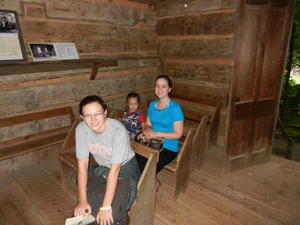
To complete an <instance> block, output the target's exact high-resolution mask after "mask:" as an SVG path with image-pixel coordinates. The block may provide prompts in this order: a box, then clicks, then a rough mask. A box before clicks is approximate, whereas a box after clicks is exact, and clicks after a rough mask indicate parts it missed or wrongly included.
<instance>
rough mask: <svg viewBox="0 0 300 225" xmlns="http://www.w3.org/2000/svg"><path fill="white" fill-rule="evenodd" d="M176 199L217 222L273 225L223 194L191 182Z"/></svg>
mask: <svg viewBox="0 0 300 225" xmlns="http://www.w3.org/2000/svg"><path fill="white" fill-rule="evenodd" d="M178 200H179V201H182V202H185V203H186V204H189V205H190V207H191V210H192V209H194V210H196V209H198V210H201V211H202V212H203V213H204V214H205V215H207V216H209V218H211V219H212V220H214V221H215V222H217V223H218V224H222V225H223V224H224V225H225V224H232V225H233V224H243V225H253V224H255V225H274V223H273V222H271V221H268V220H267V219H265V218H263V217H262V216H260V215H257V214H254V213H252V212H251V211H249V210H248V209H247V208H245V207H243V206H241V205H240V204H236V203H232V202H231V201H229V200H228V199H226V198H224V197H223V196H221V195H219V194H216V193H214V192H212V191H210V190H208V189H201V188H199V186H196V185H195V184H193V183H190V184H189V186H188V189H187V192H186V193H185V195H181V196H180V198H179V199H178Z"/></svg>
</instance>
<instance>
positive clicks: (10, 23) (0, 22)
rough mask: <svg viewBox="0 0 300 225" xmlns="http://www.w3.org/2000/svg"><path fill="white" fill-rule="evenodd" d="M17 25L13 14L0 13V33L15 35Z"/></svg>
mask: <svg viewBox="0 0 300 225" xmlns="http://www.w3.org/2000/svg"><path fill="white" fill-rule="evenodd" d="M17 32H18V28H17V23H16V18H15V15H14V13H11V12H1V11H0V33H17Z"/></svg>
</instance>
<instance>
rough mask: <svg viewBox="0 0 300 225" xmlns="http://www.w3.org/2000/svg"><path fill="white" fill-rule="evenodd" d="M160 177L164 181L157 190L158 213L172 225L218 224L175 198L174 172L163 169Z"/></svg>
mask: <svg viewBox="0 0 300 225" xmlns="http://www.w3.org/2000/svg"><path fill="white" fill-rule="evenodd" d="M158 179H159V180H161V181H163V184H162V185H161V187H160V188H159V190H158V192H157V198H156V199H157V202H156V215H158V216H159V217H160V218H163V220H165V221H168V223H169V224H170V225H181V224H189V225H196V224H197V225H217V223H215V222H213V221H212V220H210V219H208V218H207V217H206V216H205V215H203V214H201V213H195V212H191V210H190V209H189V208H188V207H186V206H185V205H183V204H181V203H179V202H178V201H175V200H174V198H173V187H172V184H173V183H174V181H172V179H174V176H173V174H172V172H170V171H167V170H162V171H161V172H160V173H159V175H158Z"/></svg>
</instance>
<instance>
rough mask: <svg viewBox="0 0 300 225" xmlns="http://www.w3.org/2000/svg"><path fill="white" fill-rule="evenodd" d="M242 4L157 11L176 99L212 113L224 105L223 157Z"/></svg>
mask: <svg viewBox="0 0 300 225" xmlns="http://www.w3.org/2000/svg"><path fill="white" fill-rule="evenodd" d="M237 2H238V1H236V0H222V1H219V0H212V1H205V0H194V1H176V0H175V1H169V0H167V1H162V2H160V3H159V4H158V6H157V16H158V18H157V25H156V32H157V34H158V41H159V48H158V49H159V56H160V57H161V62H162V66H161V71H162V73H165V74H167V75H170V77H171V78H172V79H173V80H174V81H175V85H174V88H173V96H174V97H176V98H182V99H185V100H189V101H193V102H196V103H199V104H202V105H203V104H206V105H207V106H208V107H206V108H207V109H209V107H210V106H215V105H216V104H217V103H218V102H220V103H222V110H221V120H220V124H219V128H218V140H217V144H218V145H221V148H219V149H220V151H222V150H224V148H223V147H224V140H225V136H226V133H225V131H226V126H227V120H228V101H229V100H228V98H229V88H230V86H231V80H232V67H233V65H234V63H233V51H234V49H233V43H234V41H233V40H234V38H235V37H234V26H235V24H236V7H237ZM184 3H186V4H187V7H184ZM204 108H205V107H204ZM221 155H222V153H221ZM220 164H222V162H220Z"/></svg>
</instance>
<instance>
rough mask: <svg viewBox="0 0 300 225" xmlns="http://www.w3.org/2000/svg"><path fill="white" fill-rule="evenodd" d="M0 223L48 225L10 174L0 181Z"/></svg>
mask: <svg viewBox="0 0 300 225" xmlns="http://www.w3.org/2000/svg"><path fill="white" fill-rule="evenodd" d="M0 206H1V207H0V225H29V224H30V225H48V224H47V223H46V221H45V220H44V219H43V217H42V216H41V215H40V214H38V212H37V210H36V208H34V206H33V205H32V203H31V201H30V199H29V198H28V196H27V195H26V194H25V193H24V192H23V191H22V189H21V188H20V186H19V185H18V184H17V183H16V181H15V180H14V179H13V178H11V177H10V176H7V177H2V178H1V182H0Z"/></svg>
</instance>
